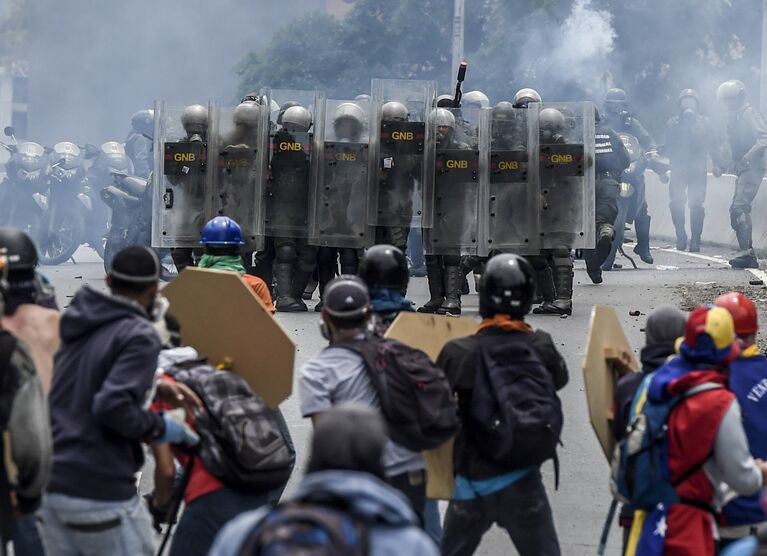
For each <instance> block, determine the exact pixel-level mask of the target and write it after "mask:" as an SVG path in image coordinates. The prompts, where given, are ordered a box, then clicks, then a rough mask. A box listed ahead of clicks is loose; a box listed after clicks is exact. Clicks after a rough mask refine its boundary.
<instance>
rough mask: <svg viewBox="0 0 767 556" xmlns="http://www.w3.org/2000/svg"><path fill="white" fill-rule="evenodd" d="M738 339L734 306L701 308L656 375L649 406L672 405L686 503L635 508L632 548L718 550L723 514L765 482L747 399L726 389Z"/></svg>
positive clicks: (674, 464) (675, 464)
mask: <svg viewBox="0 0 767 556" xmlns="http://www.w3.org/2000/svg"><path fill="white" fill-rule="evenodd" d="M734 339H735V331H734V325H733V320H732V317H731V316H730V314H729V312H728V311H726V310H725V309H723V308H721V307H698V308H696V309H695V310H694V311H693V312H692V313H691V314H690V316H689V318H688V320H687V324H686V326H685V333H684V340H683V341H682V342H681V345H680V348H679V355H678V356H676V357H674V358H672V359H671V360H669V361H668V362H667V363H666V364H664V365H663V366H662V367H660V368H659V369H658V370H657V371H656V372H655V373H654V374H653V375H652V376H651V377H650V379H649V383H648V386H647V389H646V396H647V402H646V404H645V405H655V406H658V405H661V404H669V403H671V404H672V405H671V409H670V412H669V414H668V420H667V422H666V427H667V431H668V432H667V440H668V444H667V451H666V461H667V465H668V476H669V479H668V481H669V482H670V484H671V485H672V487H673V490H674V491H675V493H676V497H677V498H678V500H679V502H678V503H670V504H661V505H659V506H657V507H655V508H654V509H652V510H647V513H646V514H644V513H641V514H640V513H637V514H635V519H634V523H633V526H632V532H631V535H630V537H629V544H628V547H627V550H628V551H636V553H637V554H660V553H663V554H671V555H673V554H696V555H698V554H700V555H712V556H713V554H715V550H716V548H715V527H716V524H715V522H714V519H713V516H714V515H715V512H716V511H717V510H718V508H720V507H721V506H722V504H723V503H724V501H725V500H726V499H727V497H728V496H729V495H730V494H731V493H732V491H734V492H735V493H737V494H741V495H752V494H754V493H756V492H758V491H759V490H760V489H761V487H762V485H763V484H764V480H765V477H766V476H767V463H765V462H763V461H761V460H756V461H754V459H753V457H752V456H751V454H750V453H749V449H748V442H747V439H746V433H745V431H744V430H743V424H742V417H741V410H740V405H739V404H738V401H737V399H736V397H735V394H733V393H732V392H730V391H729V390H727V389H726V385H727V382H728V372H727V367H728V366H729V365H730V364H731V363H732V361H734V360H735V359H736V358H737V356H738V354H739V352H740V350H739V348H738V345H737V344H736V343H735V341H734ZM677 397H680V399H678V401H676V402H671V401H670V400H674V399H676V398H677ZM642 411H645V410H644V409H643V410H642ZM632 434H633V433H632ZM727 487H729V488H727ZM635 505H636V504H635Z"/></svg>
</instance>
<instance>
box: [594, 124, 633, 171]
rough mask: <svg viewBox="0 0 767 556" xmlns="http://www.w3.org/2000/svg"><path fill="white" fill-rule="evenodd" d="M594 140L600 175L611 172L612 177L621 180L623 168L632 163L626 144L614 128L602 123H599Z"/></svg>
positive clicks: (597, 169) (597, 167)
mask: <svg viewBox="0 0 767 556" xmlns="http://www.w3.org/2000/svg"><path fill="white" fill-rule="evenodd" d="M594 142H595V151H594V152H595V154H596V157H595V158H596V172H597V174H598V177H600V176H599V175H600V174H609V175H610V177H611V178H613V179H615V180H619V179H620V177H621V173H622V172H623V170H625V169H626V168H628V167H629V164H631V157H630V156H629V153H628V151H627V150H626V145H624V144H623V141H621V138H620V137H619V136H618V134H617V133H615V131H614V130H612V129H611V128H609V127H605V126H603V125H600V124H597V127H596V130H595V134H594Z"/></svg>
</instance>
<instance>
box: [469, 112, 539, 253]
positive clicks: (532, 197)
mask: <svg viewBox="0 0 767 556" xmlns="http://www.w3.org/2000/svg"><path fill="white" fill-rule="evenodd" d="M485 113H486V119H487V120H488V121H487V123H485V124H484V125H485V128H484V129H486V130H487V131H486V132H485V133H484V134H481V136H482V137H483V139H484V141H483V142H482V145H481V148H480V152H481V156H482V157H483V158H484V159H486V160H487V168H488V171H487V173H485V174H484V176H483V178H484V186H483V188H482V192H483V197H482V207H483V211H484V213H485V214H484V222H485V227H484V230H485V233H484V237H483V245H484V253H481V254H484V255H489V254H491V253H493V252H511V253H519V254H525V255H529V254H537V253H538V251H539V249H538V241H537V236H538V234H537V212H536V211H537V210H538V205H537V201H536V196H537V188H535V187H530V186H529V184H528V169H529V161H530V160H531V159H532V153H533V152H536V150H537V149H536V148H535V147H536V144H537V141H538V133H537V126H536V121H535V119H534V118H532V117H531V116H532V115H536V114H537V113H536V112H534V111H532V110H527V109H526V108H519V109H516V108H511V107H509V108H507V109H506V108H503V109H497V108H496V109H493V110H487V111H485Z"/></svg>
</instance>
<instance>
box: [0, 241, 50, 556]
mask: <svg viewBox="0 0 767 556" xmlns="http://www.w3.org/2000/svg"><path fill="white" fill-rule="evenodd" d="M8 259H9V257H8V249H7V247H6V246H5V245H2V244H0V314H2V313H3V310H4V309H5V303H6V299H7V297H8V296H9V292H10V290H11V287H10V285H9V280H8V275H9V272H8V268H9V266H10V265H9V263H8ZM49 423H50V421H49V418H48V404H47V402H46V399H45V393H44V392H43V388H42V385H41V383H40V379H39V377H38V375H37V371H36V369H35V365H34V362H33V361H32V357H31V356H30V354H29V353H28V351H27V350H26V348H25V347H24V344H23V343H22V342H20V341H19V340H18V339H17V338H16V337H14V335H13V334H11V333H10V332H9V331H8V330H5V329H4V327H0V435H2V436H3V437H4V440H3V442H0V552H2V553H5V549H6V547H7V544H8V542H9V541H11V540H12V541H13V548H14V553H15V554H19V555H22V554H23V555H28V556H42V554H43V547H42V544H41V541H40V537H39V534H38V532H37V530H36V527H35V518H34V515H33V512H35V511H36V510H37V508H38V507H39V505H40V500H41V498H42V495H43V491H44V490H45V487H46V484H47V482H48V476H49V473H50V468H51V452H52V446H51V430H50V424H49ZM6 434H7V435H8V438H7V440H8V442H7V443H6V442H5V435H6ZM8 449H10V451H9V452H8V451H6V450H8ZM9 464H10V465H9Z"/></svg>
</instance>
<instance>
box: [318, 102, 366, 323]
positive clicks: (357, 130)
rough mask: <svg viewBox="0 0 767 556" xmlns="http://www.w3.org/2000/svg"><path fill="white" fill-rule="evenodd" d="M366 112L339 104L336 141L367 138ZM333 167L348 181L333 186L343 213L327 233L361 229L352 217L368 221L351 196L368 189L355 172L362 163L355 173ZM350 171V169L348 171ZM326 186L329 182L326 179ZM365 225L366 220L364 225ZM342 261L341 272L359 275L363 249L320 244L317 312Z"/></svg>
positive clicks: (335, 216) (336, 215)
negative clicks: (353, 206) (357, 211)
mask: <svg viewBox="0 0 767 556" xmlns="http://www.w3.org/2000/svg"><path fill="white" fill-rule="evenodd" d="M365 120H366V117H365V112H364V111H363V110H362V108H360V107H359V105H357V104H355V103H352V102H346V103H343V104H340V105H338V107H337V108H336V110H335V113H334V115H333V137H334V140H335V142H336V143H358V144H359V143H361V142H362V140H363V134H364V131H365ZM333 167H334V168H335V169H336V172H337V173H336V175H335V176H334V178H335V179H337V180H341V181H345V182H347V183H346V184H336V186H335V187H333V189H335V190H337V193H338V198H337V199H335V200H334V203H333V205H334V206H333V208H335V209H342V211H341V212H337V211H333V214H332V219H333V222H331V224H330V226H329V227H328V228H327V229H326V230H325V232H326V233H327V234H330V235H332V234H333V233H337V232H340V233H344V232H345V231H346V232H348V231H349V230H353V229H358V228H359V225H355V223H353V222H350V221H347V220H349V219H352V218H358V219H361V220H362V221H363V222H364V218H365V215H364V213H362V214H353V213H352V212H353V211H349V207H350V205H351V202H352V199H351V195H352V193H353V190H354V189H356V190H357V192H358V193H360V194H362V193H363V192H364V187H365V184H363V183H359V182H358V181H357V180H358V175H354V172H357V173H358V172H359V168H358V166H357V165H356V164H355V165H353V166H352V167H350V168H349V170H350V171H351V172H352V175H351V176H350V175H346V176H343V175H339V173H340V172H342V171H343V170H342V168H344V165H343V164H339V163H337V162H335V163H334V165H333ZM347 174H348V172H347ZM325 185H328V183H327V182H326V183H325ZM362 226H364V223H363V224H362ZM339 259H340V263H341V274H351V275H354V274H357V265H358V263H359V252H358V250H357V249H354V248H350V247H341V248H339V247H333V246H330V247H325V246H323V247H320V248H319V250H318V252H317V276H318V282H319V287H320V302H319V303H318V304H317V305H316V306H315V307H314V310H315V311H316V312H320V311H321V310H322V307H323V302H322V295H323V293H324V292H325V286H327V285H328V284H329V283H330V281H331V280H332V279H333V278H335V276H336V275H337V274H338V261H339Z"/></svg>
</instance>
